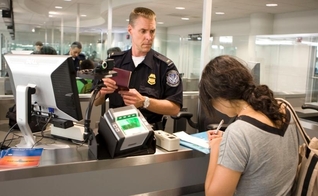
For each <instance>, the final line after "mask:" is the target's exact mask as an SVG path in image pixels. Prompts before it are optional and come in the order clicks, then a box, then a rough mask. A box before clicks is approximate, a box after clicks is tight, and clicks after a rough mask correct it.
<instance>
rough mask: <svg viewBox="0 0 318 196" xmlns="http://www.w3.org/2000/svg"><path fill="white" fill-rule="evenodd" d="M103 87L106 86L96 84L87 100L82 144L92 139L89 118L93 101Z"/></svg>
mask: <svg viewBox="0 0 318 196" xmlns="http://www.w3.org/2000/svg"><path fill="white" fill-rule="evenodd" d="M103 87H106V85H104V84H98V85H97V86H96V88H95V89H94V91H93V94H92V96H91V98H90V100H89V104H88V107H87V109H86V113H85V119H84V136H83V138H84V143H85V142H87V141H89V140H91V139H92V138H91V137H92V134H93V131H92V130H91V128H90V123H91V120H90V119H91V118H90V117H91V112H92V107H93V104H94V101H95V100H96V96H97V94H98V92H99V91H100V89H101V88H103Z"/></svg>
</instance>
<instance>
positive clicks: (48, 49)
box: [31, 46, 57, 55]
mask: <svg viewBox="0 0 318 196" xmlns="http://www.w3.org/2000/svg"><path fill="white" fill-rule="evenodd" d="M31 54H51V55H57V52H56V50H55V49H54V48H53V47H52V46H42V47H41V49H40V50H39V51H34V52H32V53H31Z"/></svg>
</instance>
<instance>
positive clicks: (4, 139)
mask: <svg viewBox="0 0 318 196" xmlns="http://www.w3.org/2000/svg"><path fill="white" fill-rule="evenodd" d="M16 125H17V123H15V124H14V125H13V126H12V127H11V128H10V129H9V131H8V132H7V134H6V136H4V138H3V140H2V143H1V146H0V150H1V149H2V148H3V145H4V142H5V141H6V139H7V137H8V135H9V134H10V132H11V131H12V130H13V127H14V126H16Z"/></svg>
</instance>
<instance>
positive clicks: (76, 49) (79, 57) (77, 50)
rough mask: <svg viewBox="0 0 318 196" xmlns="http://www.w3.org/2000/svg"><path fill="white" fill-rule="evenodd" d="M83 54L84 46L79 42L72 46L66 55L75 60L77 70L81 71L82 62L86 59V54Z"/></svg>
mask: <svg viewBox="0 0 318 196" xmlns="http://www.w3.org/2000/svg"><path fill="white" fill-rule="evenodd" d="M81 52H82V44H81V43H80V42H78V41H75V42H73V43H72V44H71V47H70V50H69V51H68V52H67V53H66V54H65V55H70V56H71V57H72V58H73V62H74V68H75V70H79V69H80V64H81V62H82V61H83V60H85V59H86V56H85V54H83V53H81Z"/></svg>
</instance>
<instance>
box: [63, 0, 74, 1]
mask: <svg viewBox="0 0 318 196" xmlns="http://www.w3.org/2000/svg"><path fill="white" fill-rule="evenodd" d="M64 1H72V0H64Z"/></svg>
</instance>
